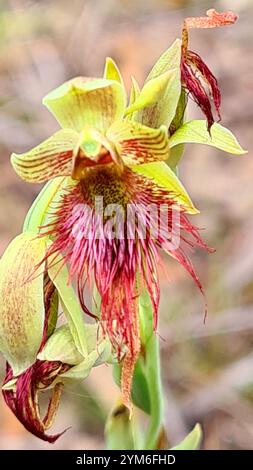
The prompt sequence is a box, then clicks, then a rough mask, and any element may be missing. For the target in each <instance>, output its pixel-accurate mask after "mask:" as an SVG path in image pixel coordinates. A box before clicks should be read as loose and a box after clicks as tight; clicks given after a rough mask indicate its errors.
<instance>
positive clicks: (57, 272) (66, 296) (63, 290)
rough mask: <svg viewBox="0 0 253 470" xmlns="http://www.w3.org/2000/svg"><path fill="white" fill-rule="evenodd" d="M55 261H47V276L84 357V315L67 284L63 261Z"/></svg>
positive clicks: (66, 272)
mask: <svg viewBox="0 0 253 470" xmlns="http://www.w3.org/2000/svg"><path fill="white" fill-rule="evenodd" d="M57 261H58V262H57V263H56V262H55V261H54V262H53V263H50V260H49V268H48V275H49V277H50V279H51V280H52V281H53V283H54V285H55V287H56V288H57V290H58V292H59V296H60V301H61V304H62V307H63V311H64V313H65V316H66V318H67V320H68V323H69V327H70V331H71V334H72V337H73V339H74V342H75V345H76V347H77V349H78V351H79V352H80V353H81V354H82V355H83V356H84V357H85V356H86V355H87V352H88V350H87V342H86V335H85V325H84V314H83V311H82V309H81V306H80V304H79V301H78V299H77V295H76V293H75V291H74V289H73V287H72V285H71V284H70V282H69V273H68V269H67V267H66V266H65V265H63V259H62V258H61V257H60V256H59V258H58V260H57ZM50 264H51V265H50Z"/></svg>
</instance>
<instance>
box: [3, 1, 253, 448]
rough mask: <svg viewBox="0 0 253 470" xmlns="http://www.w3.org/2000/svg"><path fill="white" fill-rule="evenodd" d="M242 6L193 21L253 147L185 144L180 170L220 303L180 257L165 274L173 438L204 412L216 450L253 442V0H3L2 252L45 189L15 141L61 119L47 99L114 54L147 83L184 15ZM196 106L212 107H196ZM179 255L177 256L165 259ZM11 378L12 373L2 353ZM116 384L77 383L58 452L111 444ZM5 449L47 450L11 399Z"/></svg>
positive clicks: (198, 257)
mask: <svg viewBox="0 0 253 470" xmlns="http://www.w3.org/2000/svg"><path fill="white" fill-rule="evenodd" d="M211 7H215V8H216V9H217V10H220V11H222V10H224V9H234V10H235V11H236V12H238V13H239V14H240V20H239V21H238V23H237V24H236V25H235V26H234V27H228V28H222V29H219V30H218V29H216V30H210V31H209V30H204V31H201V30H198V31H192V32H191V49H192V50H195V51H196V52H198V53H199V54H200V55H201V56H202V57H203V58H204V59H205V60H206V61H207V63H208V64H209V66H210V68H211V69H212V70H213V71H214V72H215V74H216V75H217V77H218V79H219V83H220V86H221V89H222V94H223V105H222V116H223V124H224V125H225V126H227V127H229V128H231V130H233V131H234V133H235V134H236V136H237V137H238V138H239V140H240V142H241V144H242V146H243V147H244V148H248V149H249V154H248V155H246V156H243V157H236V156H228V155H226V154H224V153H222V152H219V151H216V150H214V149H211V148H210V149H209V148H207V147H204V146H197V145H196V146H191V145H189V146H188V147H187V149H186V153H185V157H184V160H183V163H182V165H181V170H180V175H181V178H182V180H183V182H184V183H185V185H186V187H187V189H188V190H189V192H190V194H191V195H192V198H193V200H194V202H195V204H196V205H197V207H198V208H199V209H200V210H201V215H200V216H197V217H196V216H195V222H196V223H197V224H198V225H199V226H201V227H206V230H205V232H204V233H203V236H204V238H205V239H206V241H207V242H208V244H209V245H211V246H213V247H215V248H216V249H217V251H216V253H214V254H212V255H203V254H201V253H197V254H195V255H194V262H195V265H196V268H197V270H198V273H199V275H200V277H201V278H202V281H203V284H204V287H205V290H206V294H207V299H208V306H209V313H208V317H207V322H206V324H205V325H204V324H203V318H204V305H203V299H202V298H201V295H199V293H198V291H197V289H196V287H195V286H194V285H193V282H192V281H191V280H190V279H189V277H188V276H187V274H186V273H185V272H184V271H183V269H182V268H181V267H179V266H177V265H176V264H175V263H172V262H169V267H170V268H171V270H170V272H171V279H170V281H168V280H167V279H165V278H164V279H162V288H163V289H162V301H161V308H160V310H161V321H160V333H161V336H162V338H163V339H162V340H161V347H162V370H163V380H164V387H165V394H166V399H167V415H166V426H167V430H168V434H169V438H170V441H171V444H175V442H178V440H180V439H182V438H183V437H184V435H185V434H186V433H187V432H188V431H189V430H190V429H191V427H192V426H193V425H194V423H195V422H196V421H199V422H200V423H201V424H202V425H203V428H204V433H205V440H204V445H203V447H204V448H205V449H253V407H252V404H253V249H252V245H253V213H252V212H253V194H252V192H253V190H252V179H253V178H252V176H253V160H252V158H251V157H252V155H251V149H252V140H253V133H252V126H253V111H252V110H253V106H252V91H253V76H252V72H253V60H252V46H253V30H252V20H253V4H252V0H219V1H215V0H209V1H205V0H204V1H197V0H196V1H195V0H192V1H191V0H189V1H187V0H140V1H136V0H118V1H116V0H90V1H89V0H87V1H84V0H71V1H69V0H61V1H60V0H54V1H46V0H42V1H39V0H37V1H35V0H34V1H31V0H27V1H25V0H9V1H3V0H2V1H1V0H0V176H1V179H0V254H1V253H2V252H3V250H4V249H5V247H6V246H7V244H8V243H9V241H10V240H11V238H12V237H14V236H15V235H16V234H18V233H19V232H20V230H21V227H22V222H23V219H24V216H25V214H26V211H27V209H28V208H29V206H30V204H31V202H32V201H33V199H34V197H35V196H36V194H37V193H38V191H39V189H40V187H39V186H38V185H37V186H36V185H29V184H25V183H23V182H22V181H20V180H19V179H18V177H17V176H16V175H15V174H14V172H13V171H12V168H11V166H10V164H9V155H10V153H11V152H12V151H19V152H20V151H21V152H22V151H26V150H27V149H29V148H30V147H32V146H34V145H36V144H37V143H39V142H40V141H41V140H43V139H45V138H46V137H47V136H49V135H50V134H51V133H52V132H53V131H55V130H56V129H57V124H56V122H55V121H54V119H53V118H52V117H51V116H50V115H49V113H48V112H47V110H46V109H45V108H44V107H43V106H42V104H41V100H42V97H43V96H44V95H45V94H46V93H47V92H48V91H49V90H51V89H52V88H54V87H56V86H57V85H59V84H60V83H62V82H63V81H65V80H67V79H68V78H71V77H73V76H75V75H88V76H96V75H98V76H99V75H101V73H102V70H103V66H104V58H105V56H107V55H109V56H112V57H113V58H114V59H115V60H116V61H117V63H118V64H119V66H120V68H121V70H122V73H123V75H124V78H125V81H126V84H127V86H128V87H129V84H130V76H131V75H134V76H135V77H136V78H137V80H138V81H139V82H140V83H141V82H142V80H143V79H144V76H145V74H146V73H147V72H148V70H149V68H150V67H151V65H152V63H153V61H154V60H155V59H156V58H157V57H158V56H159V55H160V54H161V53H162V52H163V51H164V50H165V49H166V48H167V47H168V46H169V45H170V43H171V42H172V41H173V40H174V38H175V37H178V36H180V31H181V23H182V19H183V18H184V17H185V16H194V15H203V14H204V13H205V11H206V10H207V9H208V8H211ZM189 115H190V117H199V116H200V112H199V110H198V109H196V107H195V105H194V104H192V103H191V104H190V113H189ZM166 262H168V261H166ZM1 364H2V365H1V376H3V374H4V368H3V361H2V363H1ZM117 394H118V391H117V389H116V387H115V386H114V385H113V381H112V379H111V371H110V368H109V367H104V368H99V369H98V370H96V371H94V372H92V374H91V377H90V378H89V379H88V380H87V381H86V382H85V383H84V384H82V385H80V386H79V387H77V388H76V390H75V391H72V392H71V393H70V392H67V391H66V392H65V394H64V399H63V402H62V405H61V408H60V411H59V415H58V420H57V424H56V429H57V430H58V429H62V427H68V426H69V425H72V428H71V429H70V430H69V431H68V432H67V433H66V434H65V435H64V436H63V437H62V438H61V439H60V440H59V441H58V442H57V443H56V444H55V445H54V448H56V449H62V448H64V449H75V448H90V449H92V448H103V445H104V444H103V420H104V417H105V416H106V414H107V412H108V410H109V409H110V407H111V406H112V404H113V401H114V399H115V397H117ZM0 422H1V427H0V448H1V449H24V448H29V449H32V448H34V449H41V448H42V449H49V448H52V447H51V446H50V444H45V443H42V442H40V441H39V440H38V439H36V438H34V437H32V436H30V435H29V434H28V433H27V432H26V431H25V430H24V429H23V428H22V426H20V425H19V424H18V422H17V421H16V419H15V418H14V417H12V415H11V413H10V412H9V410H8V409H7V408H6V407H5V405H4V404H3V402H2V401H1V402H0Z"/></svg>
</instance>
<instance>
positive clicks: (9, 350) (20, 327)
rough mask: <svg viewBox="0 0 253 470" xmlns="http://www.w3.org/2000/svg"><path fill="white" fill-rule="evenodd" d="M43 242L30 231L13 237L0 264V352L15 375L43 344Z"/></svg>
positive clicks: (33, 358) (26, 365)
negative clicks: (36, 267)
mask: <svg viewBox="0 0 253 470" xmlns="http://www.w3.org/2000/svg"><path fill="white" fill-rule="evenodd" d="M45 250H46V244H45V240H43V239H41V238H40V239H38V238H36V235H35V234H34V233H31V232H26V233H23V234H22V235H19V236H18V237H16V238H15V239H14V240H13V241H12V242H11V244H10V245H9V247H8V248H7V250H6V251H5V253H4V255H3V257H2V259H1V261H0V350H1V351H2V353H3V355H4V356H5V359H6V360H7V361H8V362H9V364H10V365H11V367H12V369H13V372H14V375H18V374H20V373H21V372H23V371H24V370H26V369H27V368H28V367H29V366H30V365H31V364H33V362H34V361H35V359H36V355H37V353H38V350H39V347H40V345H41V341H42V334H43V327H44V318H45V309H44V293H43V271H44V265H42V266H41V267H40V268H38V270H37V271H36V273H35V272H34V268H35V266H36V265H37V264H38V263H39V262H40V261H41V260H42V259H43V257H44V255H45Z"/></svg>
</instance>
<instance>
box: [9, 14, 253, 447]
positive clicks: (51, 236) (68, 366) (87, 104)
mask: <svg viewBox="0 0 253 470" xmlns="http://www.w3.org/2000/svg"><path fill="white" fill-rule="evenodd" d="M217 15H218V16H217ZM221 15H222V18H225V17H226V18H227V17H228V15H226V14H221ZM215 18H220V16H219V14H217V13H215V14H214V13H212V21H214V19H215ZM231 23H233V21H230V22H228V23H225V22H224V23H222V24H231ZM192 24H194V25H195V26H196V27H197V25H198V24H201V25H202V27H206V26H205V25H206V24H207V23H204V22H203V21H202V20H201V22H200V20H198V19H195V20H194V21H193V20H192V19H191V21H190V20H189V21H187V20H186V21H185V23H184V30H183V31H184V33H183V44H182V41H181V40H179V39H177V40H176V41H175V42H174V43H173V44H172V46H171V47H170V48H169V49H168V50H167V51H165V53H164V54H163V55H162V56H161V57H160V58H159V60H158V61H157V63H156V64H155V65H154V67H153V68H152V70H151V72H150V74H149V75H148V77H147V79H146V81H145V83H144V86H143V87H142V89H140V88H139V86H138V84H137V82H136V81H135V80H134V79H133V84H132V89H131V93H130V100H129V101H128V99H127V93H126V90H125V87H124V83H123V79H122V77H121V74H120V71H119V69H118V67H117V66H116V64H115V63H114V61H113V60H112V59H109V58H108V59H107V60H106V65H105V71H104V76H103V78H85V77H77V78H74V79H72V80H70V81H68V82H66V83H64V84H63V85H61V86H59V87H58V88H57V89H56V90H54V91H52V92H50V93H49V94H48V95H47V96H46V97H45V98H44V100H43V102H44V104H45V105H46V106H47V108H48V109H49V111H51V112H52V113H53V115H54V116H55V118H56V119H57V121H58V123H59V124H60V126H61V129H60V130H59V131H57V132H56V133H55V134H54V135H53V136H52V137H50V138H49V139H47V140H46V141H45V142H42V143H41V144H39V145H38V146H37V147H36V148H34V149H32V150H31V151H28V152H27V153H23V154H13V155H12V157H11V163H12V165H13V168H14V170H15V171H16V173H17V174H18V175H19V176H20V177H21V178H22V179H24V180H25V181H28V182H30V183H42V182H48V183H47V185H46V187H45V188H44V189H43V192H42V193H41V195H39V197H38V199H37V200H36V201H35V203H34V205H33V207H32V209H31V211H30V212H29V214H28V216H27V220H26V223H25V227H24V235H23V236H25V233H27V232H26V230H28V229H31V220H32V219H33V217H34V214H35V213H36V214H38V213H39V214H40V216H39V220H40V224H38V225H39V227H38V226H37V229H36V227H32V229H33V230H34V232H33V237H34V240H36V241H34V242H33V243H38V244H41V243H44V244H45V245H44V248H43V250H40V256H39V255H38V254H37V255H36V257H35V258H36V259H35V258H34V257H33V255H32V253H33V250H30V248H29V249H28V248H27V247H25V249H24V256H25V257H26V258H28V259H30V260H29V262H28V263H27V266H26V272H25V275H24V276H23V279H26V283H25V284H24V285H25V286H26V289H27V290H29V289H30V288H31V287H29V286H33V285H34V283H36V282H38V279H40V283H41V285H40V290H38V292H39V296H40V308H41V305H42V304H41V302H42V303H43V299H44V304H45V305H47V301H46V298H45V296H46V293H45V286H44V284H43V285H42V278H41V276H42V275H43V276H44V278H43V279H44V280H45V276H46V278H48V279H50V286H51V288H52V292H53V290H55V291H56V292H58V293H59V296H60V301H61V303H62V305H63V307H64V311H65V314H66V316H67V321H68V324H69V330H68V335H71V336H72V338H73V348H75V349H76V350H77V351H76V352H75V354H74V360H73V358H72V359H71V360H69V358H66V357H65V355H64V354H63V353H62V354H59V353H57V354H56V352H55V351H54V352H53V353H52V354H51V355H50V354H49V356H48V355H47V354H44V355H43V353H42V352H41V351H43V350H44V349H45V348H46V352H48V348H49V349H50V347H51V352H52V351H53V350H54V347H55V346H54V345H55V340H54V337H55V336H54V335H56V339H57V340H58V337H60V338H61V346H62V344H63V343H64V341H63V339H62V337H64V338H65V336H64V335H65V333H64V334H63V333H62V332H61V330H60V333H59V332H58V330H57V329H56V330H55V331H54V332H53V333H52V332H51V334H50V335H48V334H47V331H48V326H47V322H45V321H44V320H43V322H41V318H40V321H39V322H38V324H37V320H36V318H35V317H33V311H34V308H35V307H36V311H37V306H36V304H34V306H32V304H31V303H29V304H28V305H27V309H26V310H25V309H24V308H22V309H21V310H20V308H19V305H18V297H19V295H22V292H21V291H19V289H20V286H17V287H16V285H15V281H14V280H12V281H10V278H9V277H8V276H7V277H6V278H5V273H4V266H2V268H1V265H0V270H1V276H2V277H3V281H2V284H0V296H1V299H3V298H4V303H5V307H1V309H0V335H1V337H4V336H6V338H7V339H8V341H9V344H7V346H6V347H4V348H2V351H3V353H4V354H5V357H6V359H7V362H8V363H9V366H8V374H7V378H6V380H5V387H4V388H5V391H4V393H5V397H7V399H6V401H7V402H8V404H9V405H10V406H11V408H12V409H13V411H14V412H15V413H16V415H17V416H18V418H19V419H21V421H22V422H23V423H24V424H25V425H26V427H27V428H28V429H29V430H31V431H32V432H35V431H36V426H37V425H36V426H35V427H34V426H30V424H27V419H26V417H25V418H24V417H22V416H21V414H20V413H21V412H20V409H21V408H22V404H23V402H22V401H20V400H21V398H20V396H21V395H20V393H19V390H20V387H19V383H20V382H22V380H23V378H24V374H30V373H31V374H32V377H33V378H32V379H30V378H29V381H30V382H29V381H28V382H29V384H30V385H31V386H28V388H27V393H28V394H32V397H34V396H35V395H34V394H35V392H36V391H37V390H38V389H39V387H40V384H41V383H42V384H43V383H46V385H47V386H50V387H52V386H57V390H56V392H54V395H53V399H52V404H51V405H50V406H51V408H50V406H49V412H48V414H49V415H50V416H49V418H47V417H46V418H45V421H44V424H43V423H42V422H41V419H40V418H38V416H39V415H38V409H36V403H35V402H36V398H34V399H33V398H32V399H30V398H29V399H28V402H29V407H30V408H31V410H32V412H30V411H31V410H30V408H29V410H28V411H26V412H25V413H27V416H28V415H29V419H33V418H32V417H34V416H35V421H36V420H37V421H36V422H38V423H39V432H37V435H40V437H41V436H42V437H43V436H44V438H45V428H47V427H48V425H49V424H51V421H52V419H51V418H52V416H53V415H54V413H53V411H55V409H56V404H55V402H56V401H57V400H58V396H59V388H60V385H59V383H63V382H64V379H63V377H66V374H70V371H73V365H75V367H78V368H80V367H81V366H80V364H83V361H84V360H85V358H86V355H87V351H86V352H85V351H83V349H82V348H83V346H82V344H83V343H82V341H84V342H85V331H86V329H87V328H88V327H87V325H86V326H85V327H83V325H84V323H82V319H81V310H82V311H83V312H85V313H87V314H88V315H90V316H92V317H95V318H96V319H97V321H98V325H99V327H100V328H99V330H98V331H100V334H101V335H102V337H105V338H106V341H107V345H108V341H109V342H110V345H111V346H112V348H113V350H114V351H116V356H117V359H118V361H120V362H121V363H122V372H121V390H122V399H123V403H124V405H126V406H127V407H129V408H131V399H130V396H131V383H132V377H133V373H134V366H135V363H136V360H137V358H138V356H139V354H140V351H141V348H142V347H143V348H144V349H145V345H143V344H141V337H140V318H139V298H140V296H141V294H142V292H143V291H145V292H147V293H148V295H149V297H150V299H151V302H152V305H153V316H154V322H153V323H154V329H156V327H157V314H158V306H159V296H160V291H159V277H158V263H159V261H160V252H161V251H163V252H165V253H167V254H168V255H169V256H171V257H172V258H174V259H175V260H177V261H178V262H179V263H180V264H181V265H182V266H183V267H184V268H186V270H187V271H188V272H189V273H190V275H191V276H192V277H193V279H194V280H195V282H196V283H197V285H198V287H199V288H200V290H201V291H202V286H201V283H200V280H199V278H198V277H197V275H196V274H195V271H194V269H193V266H192V264H191V261H190V260H189V257H188V252H189V251H190V250H192V249H193V248H195V247H200V248H202V249H204V250H208V248H207V246H206V245H205V243H204V242H203V241H202V240H201V237H200V234H199V231H198V229H197V228H196V227H195V226H194V225H193V224H192V223H191V222H190V220H189V218H188V215H187V214H192V215H194V214H195V213H197V212H198V210H197V209H196V208H195V207H194V205H193V203H192V201H191V199H190V197H189V195H188V193H187V191H186V189H185V188H184V187H183V185H182V183H181V182H180V180H179V179H178V177H177V168H176V164H175V160H174V156H173V152H174V151H175V150H177V148H179V147H180V148H181V146H182V144H185V143H187V142H189V143H200V144H204V145H211V146H214V147H216V148H219V149H221V150H224V151H226V152H229V153H233V154H236V155H240V154H243V153H245V151H244V150H243V149H242V148H241V147H240V145H239V143H238V142H237V140H236V139H235V137H234V136H233V134H232V133H231V132H230V131H229V130H227V129H226V128H224V127H222V126H221V125H219V124H216V123H214V120H213V118H212V115H211V114H210V111H208V112H207V105H205V106H202V105H201V100H200V98H197V93H195V91H194V90H196V87H198V89H201V92H202V88H203V87H204V84H201V85H200V79H199V78H196V81H197V85H194V87H193V85H192V81H193V80H194V77H193V71H192V68H191V67H192V65H189V60H190V61H191V64H192V61H193V56H192V54H190V53H189V51H188V50H187V41H186V39H185V36H186V32H187V30H188V28H189V27H192ZM208 24H209V25H210V22H209V23H208ZM203 25H204V26H203ZM215 25H216V26H219V25H220V24H215ZM210 27H212V26H210ZM199 64H200V62H198V63H197V62H196V60H195V65H196V67H197V68H201V70H202V76H203V79H205V81H206V82H208V84H209V85H208V86H210V87H211V91H212V92H211V94H212V96H213V97H215V96H216V95H215V92H214V88H213V86H212V84H210V83H211V79H210V77H209V78H208V77H207V75H206V71H207V69H206V68H205V67H204V68H203V65H201V66H200V65H199ZM189 75H191V81H190V80H188V78H187V77H188V76H189ZM212 83H213V82H212ZM203 89H204V88H203ZM186 91H189V93H190V94H192V95H193V96H194V97H195V98H196V101H197V103H198V104H199V106H200V107H201V108H202V110H203V111H204V112H205V114H206V116H207V121H208V122H207V123H206V121H205V120H194V121H189V122H184V112H183V115H182V116H183V118H182V116H181V118H180V119H179V120H178V119H177V115H178V109H179V105H180V100H181V99H182V93H185V92H186ZM205 93H207V91H205ZM205 96H206V95H205ZM214 101H215V105H216V107H217V106H218V101H217V100H216V99H214ZM204 108H205V109H204ZM172 127H173V132H172V131H171V129H172ZM177 163H178V162H177ZM101 204H102V211H101ZM136 214H137V216H138V217H137V218H138V223H137V224H136V223H135V222H136ZM144 229H145V230H144ZM143 230H144V231H145V234H144V235H143ZM168 234H170V237H168ZM173 237H176V240H177V242H176V243H171V239H173ZM45 240H46V241H45ZM30 246H32V245H31V244H30ZM29 250H30V251H29ZM29 253H30V254H29ZM6 256H7V262H8V259H9V260H10V258H8V253H7V255H4V259H6V258H5V257H6ZM9 262H11V263H14V265H13V267H12V270H13V279H15V274H14V273H15V270H17V271H18V270H19V264H22V263H23V258H22V257H21V259H19V258H17V260H16V262H14V259H11V260H10V261H9ZM28 268H29V269H28ZM21 271H22V270H21ZM28 271H29V272H28ZM41 271H42V274H41ZM62 271H64V273H65V274H64V276H62ZM28 274H29V276H27V275H28ZM21 277H22V276H21ZM4 279H5V280H4ZM43 282H44V281H43ZM10 284H11V286H12V289H14V292H16V295H17V297H16V299H17V301H15V305H14V304H10V302H11V300H9V297H8V295H7V291H8V289H9V288H10ZM72 284H73V286H74V288H73V287H72ZM6 285H7V287H6ZM86 287H87V288H90V289H92V290H93V289H94V287H95V289H96V291H97V293H98V294H99V298H100V301H99V308H97V309H96V310H99V312H95V311H94V309H92V307H91V306H90V305H89V301H88V300H89V299H88V296H87V289H86ZM69 290H70V291H71V296H72V298H75V295H76V294H77V296H78V300H77V299H75V302H74V308H73V305H71V306H70V305H69V306H67V303H68V292H69ZM36 292H37V291H36ZM75 292H76V294H75ZM13 295H14V294H13ZM32 295H33V292H32V291H31V293H30V292H28V297H29V299H30V300H31V299H32ZM36 295H38V294H36ZM25 298H26V292H25V291H24V299H25ZM24 301H25V300H24ZM77 304H78V305H77ZM80 306H81V309H80ZM11 308H12V320H11V321H14V322H15V323H16V325H17V329H16V330H15V332H14V331H12V330H11V328H10V327H9V326H10V325H9V322H10V309H11ZM44 308H45V307H44ZM75 309H76V310H77V311H78V320H76V318H77V317H76V313H73V312H74V310H75ZM25 312H26V313H25ZM31 318H33V324H32V329H34V330H35V331H36V334H38V330H39V331H40V335H39V339H38V341H37V342H36V344H32V343H30V339H29V338H28V339H26V338H25V337H24V336H23V337H22V345H23V346H22V347H23V348H24V347H25V346H24V345H25V344H26V341H28V343H29V344H30V346H31V353H30V354H29V355H28V358H26V359H27V360H26V361H23V356H24V351H23V349H21V350H20V355H21V359H22V361H21V362H22V367H21V368H20V367H18V368H16V367H15V364H16V356H17V354H18V351H17V349H18V347H19V341H20V339H19V334H20V333H19V325H20V332H21V330H22V329H25V330H26V328H27V326H26V325H29V322H30V321H31ZM77 321H78V324H76V322H77ZM1 325H2V326H1ZM6 325H7V326H6ZM29 328H30V327H29ZM60 328H61V327H60ZM83 328H84V330H85V331H83V333H82V334H83V339H82V341H81V340H80V336H79V334H78V332H79V331H81V330H82V329H83ZM42 332H44V333H42ZM43 334H44V336H43ZM43 338H44V340H43ZM49 341H50V343H49V346H47V347H46V346H45V345H47V344H48V342H49ZM56 343H57V341H56ZM11 344H15V348H14V350H12V349H11V346H10V345H11ZM57 344H58V343H57ZM64 344H65V343H64ZM43 348H44V349H43ZM95 350H96V347H95ZM10 351H11V354H10ZM61 351H62V349H61ZM38 352H39V355H38ZM72 352H73V351H72ZM109 356H110V354H109V353H108V354H105V356H104V358H103V360H104V361H105V360H107V359H108V357H109ZM71 357H72V356H71ZM57 358H58V359H57ZM96 360H97V356H96ZM41 361H44V362H42V364H41ZM50 361H51V366H50V365H49V363H50ZM95 362H96V361H95V360H94V361H93V362H92V361H91V363H90V364H91V365H90V367H92V366H93V365H94V363H95ZM44 364H45V365H44ZM52 364H53V366H52ZM41 367H42V369H41ZM81 369H82V367H81ZM38 370H39V373H38ZM74 370H76V369H74ZM78 370H79V369H78ZM84 370H85V371H86V370H87V366H86V369H85V367H84ZM27 371H28V372H27ZM29 371H30V372H29ZM72 373H73V372H72ZM73 374H74V373H73ZM85 374H86V375H87V373H86V372H85ZM85 374H84V375H85ZM86 375H85V376H86ZM81 376H82V377H83V375H82V373H80V374H79V375H78V378H80V377H81ZM29 377H30V376H29ZM59 377H60V378H59ZM56 378H57V379H56ZM10 394H11V395H10ZM55 396H56V398H57V400H56V398H54V397H55ZM29 397H30V395H29ZM26 410H27V408H26ZM52 410H53V411H52ZM29 423H30V421H29ZM43 426H44V427H43ZM34 429H35V431H34ZM35 433H36V432H35ZM52 439H54V437H53V438H52Z"/></svg>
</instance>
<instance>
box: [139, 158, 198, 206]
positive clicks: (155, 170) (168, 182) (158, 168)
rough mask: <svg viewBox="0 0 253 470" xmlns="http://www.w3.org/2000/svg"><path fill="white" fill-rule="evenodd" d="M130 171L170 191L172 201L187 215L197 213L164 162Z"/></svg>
mask: <svg viewBox="0 0 253 470" xmlns="http://www.w3.org/2000/svg"><path fill="white" fill-rule="evenodd" d="M131 169H132V171H134V172H135V173H137V174H139V175H142V176H144V177H146V178H148V179H150V180H152V181H153V182H154V183H156V184H157V186H159V187H161V188H164V189H166V190H167V191H170V192H171V193H172V195H173V198H174V200H175V201H176V202H177V203H178V204H180V205H181V206H183V208H184V210H185V211H186V212H188V214H197V213H198V212H199V211H198V210H197V209H196V208H195V207H194V205H193V203H192V201H191V199H190V196H189V195H188V193H187V191H186V189H185V188H184V186H183V185H182V183H181V182H180V181H179V179H178V177H177V176H176V175H175V173H174V172H173V171H172V170H171V169H170V168H169V166H168V165H167V164H166V163H164V162H157V163H147V164H144V165H135V166H132V167H131Z"/></svg>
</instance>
